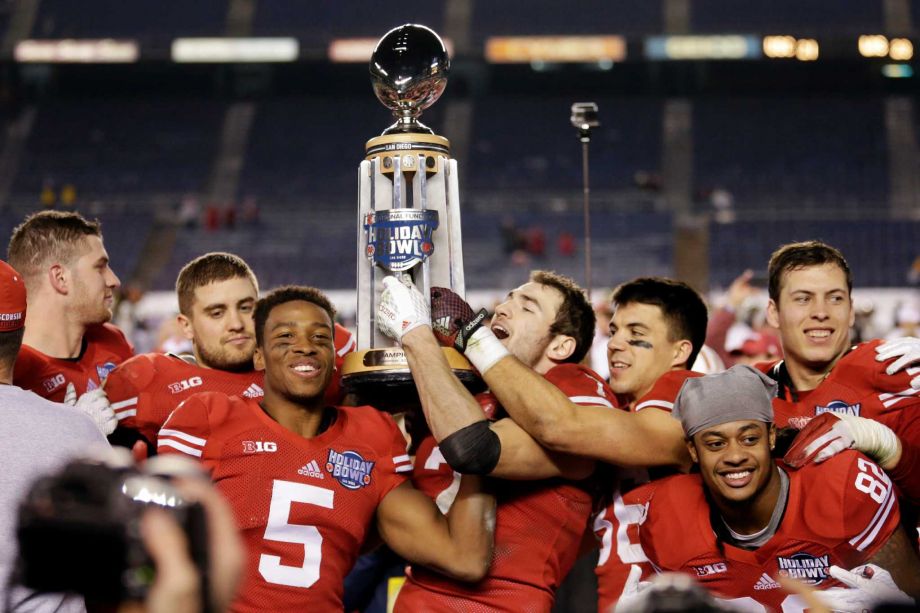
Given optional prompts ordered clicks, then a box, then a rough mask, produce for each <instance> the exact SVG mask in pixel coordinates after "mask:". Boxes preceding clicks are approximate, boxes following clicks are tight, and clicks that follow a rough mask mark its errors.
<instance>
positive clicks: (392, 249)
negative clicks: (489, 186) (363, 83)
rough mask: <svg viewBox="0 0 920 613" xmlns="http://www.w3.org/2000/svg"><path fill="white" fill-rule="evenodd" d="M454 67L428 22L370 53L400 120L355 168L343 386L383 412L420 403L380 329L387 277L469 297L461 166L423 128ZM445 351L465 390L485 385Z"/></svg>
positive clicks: (377, 84) (388, 38) (400, 357)
mask: <svg viewBox="0 0 920 613" xmlns="http://www.w3.org/2000/svg"><path fill="white" fill-rule="evenodd" d="M449 70H450V58H449V57H448V54H447V49H446V48H445V46H444V42H443V41H442V40H441V38H440V37H439V36H438V35H437V34H436V33H435V32H434V31H433V30H431V29H430V28H427V27H425V26H422V25H416V24H407V25H403V26H399V27H398V28H394V29H392V30H390V31H389V32H387V33H386V34H385V35H384V37H383V38H381V39H380V41H379V42H378V43H377V47H376V48H375V49H374V53H373V55H372V56H371V62H370V74H371V82H372V83H373V87H374V93H375V94H376V95H377V98H378V99H379V100H380V102H381V103H383V105H384V106H386V107H387V108H388V109H390V110H391V111H392V113H393V116H394V117H395V118H396V123H394V124H393V125H392V126H390V127H389V128H387V129H386V130H384V132H383V134H381V135H380V136H377V137H374V138H372V139H370V140H369V141H367V144H366V145H365V158H364V161H362V162H361V164H360V165H359V167H358V185H359V195H358V241H357V253H358V275H357V278H358V288H357V289H358V308H357V343H358V348H357V351H355V352H353V353H351V354H349V355H347V356H346V357H345V363H344V365H343V372H342V382H343V383H344V385H345V387H346V389H347V390H348V391H349V392H350V393H354V394H356V395H357V396H358V397H359V399H366V400H367V401H369V402H373V404H374V405H375V406H378V407H380V408H387V407H396V406H400V405H402V404H404V403H406V402H412V401H413V400H414V399H415V398H417V394H416V391H415V383H414V382H413V380H412V375H411V373H410V372H409V364H408V362H407V361H406V356H405V354H404V353H403V351H402V349H400V348H399V347H394V346H393V341H392V340H390V339H389V338H387V337H386V336H384V335H383V334H381V333H380V332H378V331H377V328H376V323H375V318H376V313H377V305H378V303H379V299H380V293H381V291H382V290H383V284H382V280H383V278H384V277H385V276H387V275H390V274H398V275H409V276H410V277H411V278H412V280H413V282H414V283H415V284H416V285H417V286H418V288H419V289H420V290H421V291H422V293H423V294H424V295H426V296H428V295H429V291H430V288H431V287H448V288H450V289H452V290H453V291H454V292H456V293H457V294H459V295H460V296H464V295H465V292H466V289H465V284H464V278H463V248H462V244H461V234H460V190H459V187H458V185H457V162H456V160H452V159H450V142H449V141H448V140H447V139H446V138H444V137H443V136H438V135H437V134H435V133H434V132H433V131H432V130H431V129H430V128H428V127H427V126H425V125H424V124H423V123H421V122H420V121H419V117H420V116H421V114H422V111H424V110H425V109H426V108H428V107H430V106H431V105H432V104H434V103H435V102H436V101H437V100H438V98H439V97H440V96H441V94H442V93H443V92H444V89H445V87H447V75H448V72H449ZM444 353H445V355H446V357H447V360H448V362H449V363H450V365H451V367H452V368H453V369H454V372H455V373H456V374H457V376H458V377H459V378H460V380H461V381H463V382H464V384H466V385H467V386H468V387H470V388H471V389H476V390H478V389H481V388H482V387H483V384H482V382H481V380H480V379H479V377H478V376H477V375H476V373H475V371H474V370H473V368H472V366H471V365H470V364H469V362H468V361H467V360H466V358H464V357H463V356H462V355H461V354H460V353H459V352H458V351H456V350H455V349H453V348H444Z"/></svg>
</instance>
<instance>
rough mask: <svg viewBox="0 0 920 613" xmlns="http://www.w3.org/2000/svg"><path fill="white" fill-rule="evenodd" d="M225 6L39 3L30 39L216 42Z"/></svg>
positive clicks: (110, 0)
mask: <svg viewBox="0 0 920 613" xmlns="http://www.w3.org/2000/svg"><path fill="white" fill-rule="evenodd" d="M226 21H227V2H226V0H195V1H194V2H168V1H167V2H164V1H163V0H130V2H124V1H123V0H79V2H74V1H73V0H42V2H40V3H39V10H38V16H37V18H36V19H35V26H34V28H33V30H32V36H33V37H34V38H132V39H135V40H138V41H139V42H142V43H148V44H157V45H162V46H165V47H166V48H168V44H169V42H170V41H171V40H172V39H173V38H174V37H176V36H221V35H223V34H224V32H225V29H226Z"/></svg>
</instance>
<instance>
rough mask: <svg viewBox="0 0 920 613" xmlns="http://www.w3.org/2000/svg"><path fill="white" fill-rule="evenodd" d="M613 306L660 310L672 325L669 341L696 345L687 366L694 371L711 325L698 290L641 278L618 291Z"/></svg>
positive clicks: (669, 280)
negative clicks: (651, 307) (641, 306)
mask: <svg viewBox="0 0 920 613" xmlns="http://www.w3.org/2000/svg"><path fill="white" fill-rule="evenodd" d="M612 302H613V306H614V308H616V307H621V306H625V305H627V304H632V303H639V304H650V305H653V306H657V307H658V308H660V309H661V313H662V314H663V315H664V319H665V321H666V322H667V324H668V340H670V341H671V342H675V341H682V340H688V341H690V344H691V345H693V348H692V349H691V351H690V357H689V358H687V366H686V367H687V369H690V368H692V367H693V362H695V361H696V356H697V355H699V353H700V349H702V348H703V344H704V343H705V342H706V326H707V325H708V323H709V314H708V312H707V310H706V303H705V302H703V298H702V297H701V296H700V295H699V293H697V291H696V290H695V289H693V288H692V287H690V286H689V285H687V284H686V283H684V282H683V281H676V280H674V279H666V278H664V277H640V278H638V279H633V280H632V281H629V282H627V283H624V284H623V285H620V286H619V287H617V288H616V289H615V290H614V292H613V298H612Z"/></svg>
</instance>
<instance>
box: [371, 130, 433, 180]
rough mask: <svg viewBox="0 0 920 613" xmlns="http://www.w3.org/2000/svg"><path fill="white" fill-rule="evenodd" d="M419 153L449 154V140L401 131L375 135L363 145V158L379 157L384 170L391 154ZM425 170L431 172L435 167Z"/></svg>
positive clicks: (387, 167)
mask: <svg viewBox="0 0 920 613" xmlns="http://www.w3.org/2000/svg"><path fill="white" fill-rule="evenodd" d="M419 153H426V154H429V155H443V156H450V141H449V140H447V139H446V138H444V137H443V136H438V135H437V134H420V133H412V132H402V133H395V134H385V135H383V136H375V137H374V138H372V139H370V140H369V141H367V143H366V144H365V145H364V159H365V160H371V159H374V158H375V157H379V158H381V159H382V163H383V168H384V170H387V169H389V168H391V166H389V165H387V162H386V160H387V158H389V157H391V156H394V155H399V156H403V155H406V154H419ZM426 170H428V171H429V172H433V171H434V170H435V169H434V168H427V169H426Z"/></svg>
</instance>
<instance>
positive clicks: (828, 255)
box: [767, 241, 853, 304]
mask: <svg viewBox="0 0 920 613" xmlns="http://www.w3.org/2000/svg"><path fill="white" fill-rule="evenodd" d="M824 264H833V265H835V266H837V267H839V268H840V270H842V271H843V274H844V275H845V276H846V279H847V293H852V292H853V273H852V272H851V271H850V265H849V264H847V261H846V258H844V257H843V253H841V251H840V250H839V249H837V248H836V247H831V246H830V245H828V244H827V243H822V242H821V241H805V242H803V243H789V244H788V245H783V246H782V247H780V248H779V249H777V250H776V251H774V252H773V255H771V256H770V264H769V265H768V267H767V275H768V277H769V286H768V288H769V292H770V299H771V300H773V302H775V303H776V304H779V295H780V292H781V291H782V289H783V277H784V276H785V275H786V273H787V272H791V271H793V270H799V269H801V268H810V267H812V266H823V265H824Z"/></svg>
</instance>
